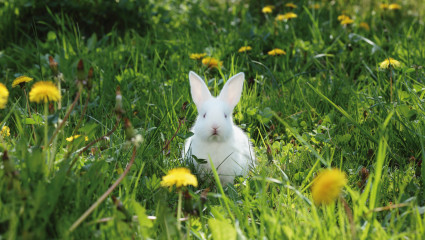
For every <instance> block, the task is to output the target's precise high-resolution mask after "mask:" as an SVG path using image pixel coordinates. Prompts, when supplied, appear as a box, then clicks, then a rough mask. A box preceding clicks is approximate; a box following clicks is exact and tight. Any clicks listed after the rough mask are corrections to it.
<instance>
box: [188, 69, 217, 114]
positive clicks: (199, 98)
mask: <svg viewBox="0 0 425 240" xmlns="http://www.w3.org/2000/svg"><path fill="white" fill-rule="evenodd" d="M189 82H190V92H191V95H192V99H193V101H194V102H195V105H196V108H197V109H200V108H201V106H202V104H204V102H205V101H207V100H209V99H211V97H212V96H211V93H210V91H209V90H208V87H207V85H206V84H205V82H204V80H202V78H201V77H199V76H198V75H197V74H196V73H194V72H192V71H191V72H190V73H189Z"/></svg>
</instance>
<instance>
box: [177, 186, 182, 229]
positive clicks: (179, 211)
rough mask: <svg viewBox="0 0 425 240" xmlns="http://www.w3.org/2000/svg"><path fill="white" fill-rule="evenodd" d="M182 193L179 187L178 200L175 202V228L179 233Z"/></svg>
mask: <svg viewBox="0 0 425 240" xmlns="http://www.w3.org/2000/svg"><path fill="white" fill-rule="evenodd" d="M182 195H183V193H182V191H181V189H179V201H178V203H177V230H179V233H180V228H181V223H180V216H181V214H182Z"/></svg>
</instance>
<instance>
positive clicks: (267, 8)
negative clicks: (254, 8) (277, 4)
mask: <svg viewBox="0 0 425 240" xmlns="http://www.w3.org/2000/svg"><path fill="white" fill-rule="evenodd" d="M273 8H274V6H271V5H267V6H265V7H263V9H262V10H261V11H262V12H263V13H264V14H267V13H272V12H273Z"/></svg>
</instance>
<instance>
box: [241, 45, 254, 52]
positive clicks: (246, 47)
mask: <svg viewBox="0 0 425 240" xmlns="http://www.w3.org/2000/svg"><path fill="white" fill-rule="evenodd" d="M251 50H252V47H251V46H243V47H241V48H239V50H238V52H240V53H241V52H247V51H251Z"/></svg>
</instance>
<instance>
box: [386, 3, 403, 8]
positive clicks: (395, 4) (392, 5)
mask: <svg viewBox="0 0 425 240" xmlns="http://www.w3.org/2000/svg"><path fill="white" fill-rule="evenodd" d="M388 9H389V10H400V9H401V5H400V4H397V3H391V4H390V5H388Z"/></svg>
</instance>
